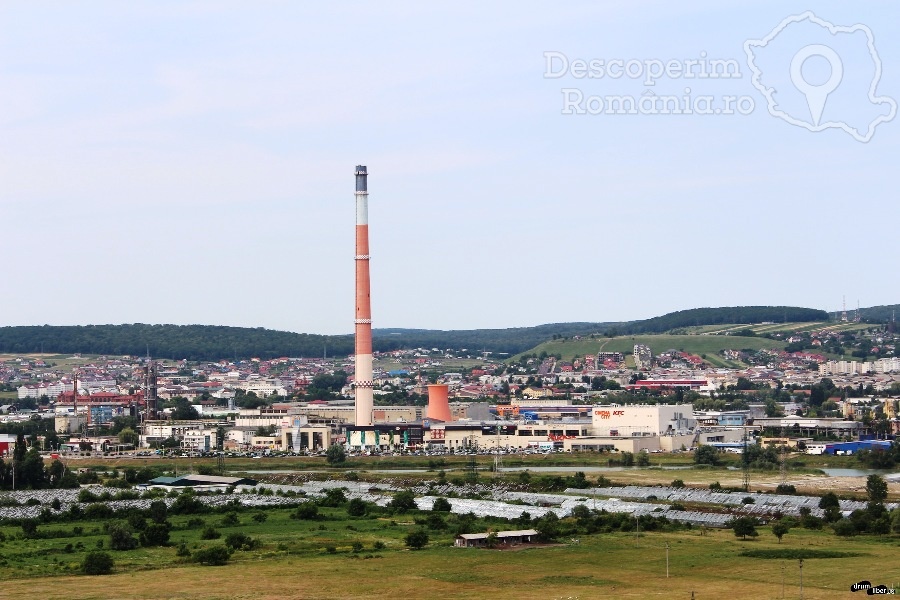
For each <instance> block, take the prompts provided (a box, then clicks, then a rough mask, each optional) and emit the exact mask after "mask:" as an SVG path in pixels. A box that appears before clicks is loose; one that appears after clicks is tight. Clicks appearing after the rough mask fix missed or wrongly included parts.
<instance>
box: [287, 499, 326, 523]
mask: <svg viewBox="0 0 900 600" xmlns="http://www.w3.org/2000/svg"><path fill="white" fill-rule="evenodd" d="M318 516H319V507H318V506H317V505H316V504H315V503H314V502H304V503H303V504H301V505H300V506H298V507H297V509H296V510H295V511H294V512H293V513H291V518H293V519H301V520H304V521H309V520H312V519H315V518H316V517H318Z"/></svg>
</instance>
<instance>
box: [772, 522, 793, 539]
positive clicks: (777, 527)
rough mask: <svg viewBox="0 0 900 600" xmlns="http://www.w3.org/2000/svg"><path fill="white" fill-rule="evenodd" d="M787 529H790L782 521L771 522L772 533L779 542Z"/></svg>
mask: <svg viewBox="0 0 900 600" xmlns="http://www.w3.org/2000/svg"><path fill="white" fill-rule="evenodd" d="M788 531H790V527H788V525H787V523H785V522H784V521H775V522H774V523H772V533H773V534H774V535H775V537H777V538H778V543H779V544H780V543H781V538H782V537H784V535H785V534H786V533H787V532H788Z"/></svg>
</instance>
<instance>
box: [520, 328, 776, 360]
mask: <svg viewBox="0 0 900 600" xmlns="http://www.w3.org/2000/svg"><path fill="white" fill-rule="evenodd" d="M635 344H645V345H647V346H650V350H651V351H652V352H653V354H654V355H657V354H659V353H661V352H665V351H666V350H673V349H674V350H681V351H683V352H690V353H692V354H698V355H700V354H708V355H711V354H715V353H717V352H721V351H722V350H743V349H745V348H747V349H752V350H761V349H763V348H773V349H783V348H784V342H783V341H778V340H770V339H767V338H760V337H739V336H723V335H668V334H661V335H634V336H630V335H629V336H619V337H614V338H595V339H580V340H551V341H548V342H544V343H542V344H539V345H537V346H535V347H534V348H532V349H531V350H528V351H527V352H525V354H529V355H530V354H533V353H535V354H538V355H539V354H540V353H541V352H547V354H560V355H562V357H563V360H571V359H573V358H575V357H577V356H585V355H588V354H596V353H597V352H600V351H601V350H603V351H604V352H623V353H624V352H632V351H634V345H635ZM513 358H514V359H518V358H519V357H518V356H516V357H513ZM707 358H708V357H707Z"/></svg>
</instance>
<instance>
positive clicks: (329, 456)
mask: <svg viewBox="0 0 900 600" xmlns="http://www.w3.org/2000/svg"><path fill="white" fill-rule="evenodd" d="M325 460H326V461H328V464H329V465H342V464H344V463H345V462H346V461H347V453H346V452H344V447H343V446H341V445H340V444H332V445H331V446H330V447H329V448H328V452H326V453H325Z"/></svg>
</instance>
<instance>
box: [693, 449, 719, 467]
mask: <svg viewBox="0 0 900 600" xmlns="http://www.w3.org/2000/svg"><path fill="white" fill-rule="evenodd" d="M694 462H695V463H696V464H698V465H712V466H716V465H718V464H719V463H720V462H721V459H720V458H719V451H718V450H717V449H716V447H715V446H700V447H699V448H697V449H696V450H694Z"/></svg>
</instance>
